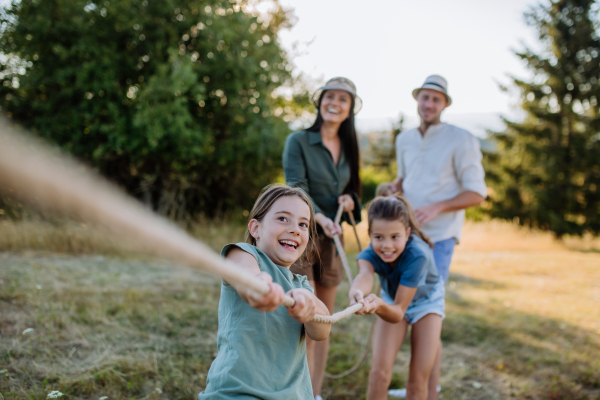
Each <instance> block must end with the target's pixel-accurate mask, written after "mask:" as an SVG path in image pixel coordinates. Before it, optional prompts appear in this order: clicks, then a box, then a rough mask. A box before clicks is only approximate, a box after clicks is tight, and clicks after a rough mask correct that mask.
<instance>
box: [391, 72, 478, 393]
mask: <svg viewBox="0 0 600 400" xmlns="http://www.w3.org/2000/svg"><path fill="white" fill-rule="evenodd" d="M413 97H414V98H415V100H417V111H418V113H419V116H420V117H421V124H420V125H419V127H418V128H414V129H411V130H408V131H405V132H402V133H401V134H400V135H398V137H397V138H396V157H397V161H398V177H397V178H396V180H395V181H394V182H392V183H391V185H392V189H393V190H395V191H399V192H402V193H403V194H404V197H406V199H407V200H408V201H409V202H410V203H411V205H412V206H413V208H414V209H415V214H416V216H417V219H418V220H419V223H420V224H421V227H422V229H423V232H425V234H426V235H428V236H429V237H430V239H431V241H432V242H433V243H434V244H435V248H434V251H433V254H434V258H435V262H436V266H437V269H438V272H439V274H440V276H441V277H442V278H443V279H444V282H447V281H448V275H449V270H450V262H451V260H452V254H453V252H454V246H455V245H456V244H457V243H459V242H460V238H461V233H462V226H463V222H464V216H465V209H467V208H469V207H473V206H478V205H479V204H481V202H483V200H484V199H485V197H486V192H487V189H486V185H485V181H484V171H483V167H482V165H481V158H482V157H481V150H480V148H479V141H478V140H477V138H476V137H474V136H473V135H472V134H471V133H469V132H467V131H466V130H464V129H461V128H458V127H456V126H453V125H450V124H446V123H443V122H441V121H440V116H441V114H442V111H444V110H445V109H446V107H448V106H450V104H451V103H452V99H451V98H450V96H449V95H448V83H447V82H446V80H445V79H444V78H442V77H441V76H439V75H431V76H429V77H427V79H425V83H424V84H423V85H422V86H421V87H420V88H417V89H415V90H414V91H413ZM441 359H442V351H441V343H440V349H439V352H438V357H437V360H436V366H435V367H434V370H433V372H432V375H431V377H430V385H429V391H430V396H429V398H430V399H432V398H436V397H437V396H436V395H432V394H433V393H436V392H437V391H438V390H439V387H438V386H437V382H438V380H439V373H440V372H439V371H440V364H441ZM436 389H437V390H436ZM403 391H404V389H397V390H390V392H389V395H390V396H394V395H396V396H395V397H398V396H397V395H399V394H400V395H401V394H403V393H405V392H403ZM434 391H435V392H434ZM432 392H433V393H432Z"/></svg>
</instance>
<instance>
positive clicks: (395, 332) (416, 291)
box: [349, 196, 445, 400]
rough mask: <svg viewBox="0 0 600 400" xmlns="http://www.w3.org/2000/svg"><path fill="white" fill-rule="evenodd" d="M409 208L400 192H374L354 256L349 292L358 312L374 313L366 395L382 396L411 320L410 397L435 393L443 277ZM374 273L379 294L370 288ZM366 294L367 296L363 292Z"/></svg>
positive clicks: (427, 239)
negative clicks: (362, 245) (365, 232)
mask: <svg viewBox="0 0 600 400" xmlns="http://www.w3.org/2000/svg"><path fill="white" fill-rule="evenodd" d="M416 221H417V220H416V217H415V215H414V212H413V210H412V208H411V206H410V204H408V202H407V201H406V200H405V199H404V198H402V197H401V196H391V197H377V198H376V199H375V200H373V201H372V202H371V205H370V206H369V237H370V238H371V244H370V246H369V247H368V248H367V249H365V250H363V251H362V252H361V253H360V254H359V256H358V269H359V273H358V276H357V277H356V279H355V280H354V282H353V283H352V288H351V289H350V292H349V297H350V303H351V304H356V303H357V302H361V303H363V304H364V307H363V308H362V309H361V310H360V311H359V312H357V314H373V313H375V314H377V315H378V316H379V319H378V321H377V325H376V327H375V335H374V337H373V361H372V363H371V372H370V374H369V388H368V392H367V399H369V400H374V399H387V390H388V387H389V385H390V381H391V378H392V367H393V365H394V362H395V360H396V355H397V354H398V351H399V350H400V347H401V346H402V342H403V341H404V338H405V336H406V332H407V330H408V326H409V325H412V334H411V360H410V371H409V377H408V386H407V398H409V399H423V400H425V399H435V398H437V390H436V387H435V382H436V380H435V379H431V380H430V376H431V374H432V370H433V366H434V363H435V361H436V356H437V353H438V347H439V345H440V334H441V330H442V319H443V318H444V315H445V314H444V307H445V302H444V293H445V289H444V283H443V281H442V279H441V278H440V277H439V275H438V272H437V268H436V265H435V260H434V258H433V251H432V247H433V245H432V244H431V242H430V241H429V238H427V236H425V235H424V234H423V233H422V232H421V230H420V229H419V225H418V223H417V222H416ZM375 273H377V275H379V280H380V282H381V297H378V296H376V295H375V294H369V293H370V292H371V290H372V288H373V277H374V274H375ZM367 294H368V296H367Z"/></svg>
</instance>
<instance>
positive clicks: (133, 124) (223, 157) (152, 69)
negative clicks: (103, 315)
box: [0, 0, 600, 238]
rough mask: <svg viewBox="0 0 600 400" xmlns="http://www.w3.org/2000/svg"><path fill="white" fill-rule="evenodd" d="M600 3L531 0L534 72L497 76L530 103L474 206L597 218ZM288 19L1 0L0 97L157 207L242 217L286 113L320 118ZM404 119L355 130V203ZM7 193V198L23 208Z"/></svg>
mask: <svg viewBox="0 0 600 400" xmlns="http://www.w3.org/2000/svg"><path fill="white" fill-rule="evenodd" d="M599 10H600V7H599V3H598V2H597V1H592V0H554V1H550V2H547V3H543V4H540V5H538V6H536V7H534V8H532V9H531V10H530V11H529V12H528V13H527V14H526V19H527V22H528V23H529V25H530V26H531V27H532V28H533V29H535V30H536V31H537V33H538V36H539V41H540V45H541V46H536V50H533V49H530V48H525V49H524V50H523V51H520V52H516V55H517V56H518V57H520V58H521V59H522V60H523V62H525V63H526V65H527V66H528V67H529V69H530V71H531V72H532V77H531V79H519V78H516V77H513V78H512V85H511V87H502V89H504V90H506V91H514V92H516V93H517V94H518V96H519V98H520V101H519V104H518V105H517V106H518V108H520V109H522V110H523V112H524V116H525V117H524V118H523V119H522V120H518V121H511V120H507V119H505V123H506V125H507V129H506V130H505V131H503V132H496V133H493V134H492V136H491V137H490V138H488V140H489V141H491V142H493V145H492V146H491V147H492V148H494V149H495V150H494V151H490V152H486V154H485V156H484V167H485V170H486V181H487V183H488V186H489V188H490V192H489V198H488V200H487V201H486V202H485V203H484V205H483V207H481V208H477V209H470V210H468V213H467V216H468V217H469V218H473V219H478V220H480V219H485V218H489V217H492V218H502V219H507V220H514V221H517V222H518V223H519V224H521V225H525V226H529V227H533V228H538V229H542V230H547V231H551V232H553V233H554V234H555V236H556V237H559V238H560V237H562V236H564V235H582V234H586V233H591V234H595V235H597V234H599V233H600V218H599V217H598V216H599V215H600V161H599V160H600V136H599V135H600V133H599V132H600V115H599V108H598V102H599V101H600V39H599V32H600V26H599V19H598V14H599ZM291 20H292V14H291V12H290V11H289V10H285V9H283V8H282V7H281V6H280V4H279V3H278V2H277V1H271V0H269V1H267V0H264V1H261V0H252V1H242V0H229V1H216V0H192V1H189V2H186V3H183V2H176V1H171V0H166V1H160V2H149V1H148V0H113V1H112V2H111V1H97V2H92V1H89V0H44V1H32V0H22V1H13V3H12V4H11V5H9V6H7V7H5V8H3V9H0V49H1V53H0V108H1V110H0V111H1V112H2V113H3V114H5V115H7V116H8V117H9V118H11V119H12V121H13V122H14V123H16V124H18V125H22V126H24V127H25V128H27V129H29V130H31V131H32V132H34V133H35V134H37V135H39V136H41V137H43V138H46V139H47V140H48V141H50V142H51V143H55V144H56V145H57V146H59V147H61V148H63V149H66V150H67V151H69V152H71V153H72V154H73V155H75V156H76V157H77V158H79V159H80V160H83V161H84V162H87V163H88V164H90V165H91V166H92V167H94V168H96V169H97V170H98V171H99V172H100V173H101V174H103V175H104V176H106V177H108V178H109V179H110V180H112V181H114V182H115V183H117V184H118V185H120V186H121V187H123V188H124V189H125V190H126V191H128V192H129V193H130V194H132V195H134V196H136V197H137V198H139V199H140V200H141V201H143V202H144V203H145V204H147V205H148V207H151V208H152V209H154V210H156V211H158V212H159V213H161V214H163V215H166V216H169V217H171V218H174V219H176V220H180V221H181V220H188V219H190V218H193V219H197V218H198V216H199V215H205V216H207V217H209V218H214V217H222V216H229V215H236V216H240V217H241V215H243V214H242V213H241V212H240V211H241V210H248V209H249V208H250V207H251V204H252V202H253V199H254V198H255V197H256V195H257V194H258V193H259V191H260V189H261V188H262V187H264V186H265V185H266V184H268V183H271V182H274V181H282V171H281V153H282V150H283V145H284V140H285V137H286V136H287V134H289V133H290V131H291V129H290V123H292V122H295V124H294V125H293V126H294V127H295V128H299V127H300V125H303V124H304V125H306V124H310V122H312V120H313V118H314V116H311V115H310V113H309V111H313V107H312V106H311V105H310V101H309V90H308V86H309V83H308V80H307V79H306V78H305V77H303V76H302V75H301V74H298V73H296V72H295V71H294V67H293V65H292V63H291V60H290V56H289V55H288V54H287V53H286V52H285V51H284V50H283V49H282V48H281V46H280V45H279V43H278V34H279V32H280V30H282V29H285V28H288V27H290V25H291ZM312 84H313V83H312V82H311V83H310V85H312ZM313 86H314V85H313ZM403 124H404V119H403V117H402V116H401V117H400V118H399V119H398V121H397V122H396V124H395V125H394V126H393V127H392V129H391V130H389V131H386V132H371V133H367V134H361V135H359V136H360V141H361V142H360V144H361V156H362V159H363V160H362V170H361V177H362V180H363V193H364V195H363V204H366V203H367V202H368V201H369V200H371V199H372V198H373V196H374V193H375V189H376V187H377V185H378V184H379V183H381V182H386V181H390V180H392V179H393V178H394V177H395V175H396V165H395V149H394V142H395V138H396V136H397V135H398V134H401V132H402V129H403ZM486 147H489V146H486ZM13 203H14V202H12V203H10V201H6V200H2V199H0V213H4V216H11V217H15V218H16V217H18V216H19V215H21V216H22V215H24V214H26V213H27V212H26V211H24V209H23V207H22V205H21V204H18V203H14V204H13ZM15 204H16V205H15ZM234 211H235V213H234V214H232V213H233V212H234Z"/></svg>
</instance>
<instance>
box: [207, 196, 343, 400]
mask: <svg viewBox="0 0 600 400" xmlns="http://www.w3.org/2000/svg"><path fill="white" fill-rule="evenodd" d="M315 237H316V228H315V220H314V215H313V209H312V206H311V202H310V199H309V198H308V196H307V195H306V193H304V191H303V190H302V189H296V188H290V187H288V186H285V185H272V186H269V187H267V188H266V189H265V190H264V191H263V193H262V194H261V195H260V197H259V198H258V200H256V203H255V204H254V207H253V208H252V211H251V212H250V222H249V223H248V231H247V233H246V242H247V243H236V244H228V245H227V246H225V247H224V248H223V250H222V251H221V255H222V256H223V257H225V258H227V259H228V260H230V261H233V262H234V263H236V264H238V265H239V267H240V268H243V269H246V270H249V271H251V272H253V273H255V274H256V275H257V277H258V278H259V279H262V280H264V281H265V282H267V283H268V284H269V286H270V288H271V292H270V293H269V294H267V295H258V294H256V293H253V292H251V291H249V290H248V289H247V288H245V287H234V286H232V285H230V284H229V283H227V282H223V283H222V285H221V299H220V301H219V331H218V334H217V345H218V348H219V352H218V355H217V358H216V359H215V360H214V361H213V363H212V365H211V367H210V370H209V371H208V377H207V385H206V389H205V390H204V391H203V392H202V393H200V395H199V398H200V400H208V399H215V400H216V399H229V398H236V399H270V400H279V399H304V400H313V399H314V397H313V392H312V387H311V382H310V374H309V372H308V364H307V362H306V336H308V337H310V338H311V339H313V340H324V339H325V338H327V336H328V335H329V330H330V329H331V325H328V324H320V323H317V322H311V321H310V319H311V318H312V317H313V316H314V315H315V314H321V315H329V311H328V310H327V307H326V306H325V305H324V304H323V302H321V301H320V300H319V299H318V298H317V297H316V296H315V295H314V294H313V289H312V288H311V286H310V285H309V284H308V281H307V279H306V277H305V276H301V275H296V274H293V273H292V272H291V271H290V266H291V265H292V264H293V263H294V262H295V261H296V260H297V259H299V258H300V257H301V256H302V255H303V253H304V252H305V250H306V249H307V246H308V247H314V238H315ZM310 250H311V249H310V248H309V249H308V250H307V252H310ZM284 293H286V294H287V295H289V296H291V297H292V298H293V299H294V300H295V301H296V303H295V305H294V307H292V308H290V309H287V310H286V309H285V308H284V307H279V305H280V304H281V303H282V302H283V298H284ZM266 311H269V312H266Z"/></svg>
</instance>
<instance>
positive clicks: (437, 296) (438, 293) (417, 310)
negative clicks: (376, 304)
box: [381, 279, 446, 325]
mask: <svg viewBox="0 0 600 400" xmlns="http://www.w3.org/2000/svg"><path fill="white" fill-rule="evenodd" d="M445 295H446V287H445V285H444V282H443V281H442V280H441V279H440V281H439V282H438V283H437V285H435V287H434V289H433V291H432V292H431V293H430V294H429V296H428V297H423V298H421V299H419V300H417V301H412V302H411V303H410V305H409V306H408V310H406V313H404V318H406V320H407V321H408V323H409V324H410V325H412V324H414V323H416V322H417V321H419V320H420V319H421V318H423V317H424V316H426V315H427V314H437V315H439V316H440V317H442V319H444V318H445V317H446V314H445V313H444V310H445V309H446V301H445V299H444V297H445ZM381 298H382V299H383V301H385V302H386V303H387V304H394V300H393V299H392V298H391V297H390V295H389V294H387V292H386V291H385V290H383V288H382V289H381Z"/></svg>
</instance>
